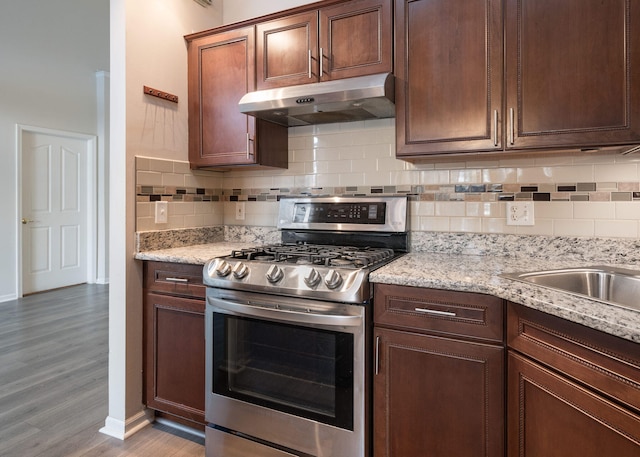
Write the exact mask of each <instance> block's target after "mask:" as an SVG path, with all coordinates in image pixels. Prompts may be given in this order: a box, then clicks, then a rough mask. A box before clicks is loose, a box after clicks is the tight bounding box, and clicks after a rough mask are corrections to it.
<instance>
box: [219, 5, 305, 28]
mask: <svg viewBox="0 0 640 457" xmlns="http://www.w3.org/2000/svg"><path fill="white" fill-rule="evenodd" d="M315 1H316V0H271V1H256V0H223V4H224V8H223V17H222V19H223V21H224V23H225V24H230V23H232V22H238V21H243V20H245V19H251V18H254V17H258V16H264V15H265V14H270V13H275V12H277V11H282V10H286V9H289V8H294V7H296V6H300V5H306V4H308V3H314V2H315Z"/></svg>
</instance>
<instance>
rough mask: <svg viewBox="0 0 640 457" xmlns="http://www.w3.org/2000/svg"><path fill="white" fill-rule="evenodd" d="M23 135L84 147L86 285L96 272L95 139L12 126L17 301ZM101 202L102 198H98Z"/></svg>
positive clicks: (19, 261) (20, 233)
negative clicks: (71, 141)
mask: <svg viewBox="0 0 640 457" xmlns="http://www.w3.org/2000/svg"><path fill="white" fill-rule="evenodd" d="M27 133H41V134H44V135H52V136H61V137H66V138H73V139H76V140H81V141H84V142H85V143H86V151H85V152H86V154H87V166H86V170H85V172H86V173H87V180H86V188H85V189H82V191H83V192H85V194H86V196H87V199H86V207H85V208H84V209H85V210H86V215H87V218H86V221H85V222H86V224H87V239H86V243H87V244H86V248H87V277H86V280H87V282H88V283H91V284H93V283H95V282H96V274H97V273H96V271H97V249H98V241H97V227H98V212H97V197H98V195H97V194H98V192H97V183H98V179H97V177H98V169H97V155H98V137H97V136H96V135H88V134H84V133H77V132H69V131H66V130H57V129H49V128H43V127H35V126H31V125H24V124H16V159H17V160H16V217H15V221H16V234H17V248H16V272H17V274H16V281H17V284H16V290H17V291H18V297H22V296H23V287H22V279H23V278H22V264H23V259H22V251H23V248H22V241H23V240H22V223H21V221H20V219H21V218H22V152H23V151H22V143H23V136H24V135H25V134H27ZM101 198H104V196H102V197H101Z"/></svg>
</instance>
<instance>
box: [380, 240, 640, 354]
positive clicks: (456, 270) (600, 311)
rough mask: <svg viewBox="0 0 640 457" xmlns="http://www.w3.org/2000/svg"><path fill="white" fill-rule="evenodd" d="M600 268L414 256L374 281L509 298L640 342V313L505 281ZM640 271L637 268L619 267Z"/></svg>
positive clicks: (491, 258) (488, 258)
mask: <svg viewBox="0 0 640 457" xmlns="http://www.w3.org/2000/svg"><path fill="white" fill-rule="evenodd" d="M589 265H598V263H593V262H592V263H587V264H585V263H584V262H577V261H575V260H573V261H563V260H546V259H542V260H536V259H535V258H512V257H496V256H478V255H463V254H443V253H433V252H416V253H410V254H406V255H404V256H402V257H400V258H399V259H397V260H394V261H393V262H391V263H389V264H387V265H385V266H384V267H381V268H379V269H377V270H375V271H373V272H372V273H371V275H370V280H371V281H372V282H376V283H386V284H396V285H403V286H413V287H426V288H434V289H445V290H455V291H463V292H476V293H482V294H488V295H494V296H496V297H500V298H503V299H505V300H510V301H512V302H515V303H520V304H522V305H525V306H527V307H530V308H534V309H537V310H540V311H543V312H545V313H548V314H551V315H554V316H558V317H561V318H564V319H567V320H569V321H573V322H577V323H579V324H583V325H585V326H587V327H591V328H594V329H597V330H601V331H603V332H605V333H609V334H612V335H615V336H619V337H621V338H625V339H628V340H631V341H634V342H638V343H640V311H632V310H627V309H624V308H620V307H618V306H614V305H609V304H606V303H601V302H599V301H595V300H590V299H588V298H581V297H577V296H575V295H570V294H567V293H563V292H559V291H554V290H552V289H549V288H545V287H540V286H535V285H531V284H526V283H523V282H521V281H514V280H511V279H507V278H502V277H500V276H499V275H500V274H502V273H513V272H526V271H538V270H547V269H556V268H569V267H585V266H589ZM615 266H618V267H622V268H631V269H636V270H638V269H640V268H639V267H638V265H615Z"/></svg>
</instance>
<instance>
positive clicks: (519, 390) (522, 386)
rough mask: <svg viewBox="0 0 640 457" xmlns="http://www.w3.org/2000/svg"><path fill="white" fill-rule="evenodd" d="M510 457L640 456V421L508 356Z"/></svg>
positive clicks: (630, 414) (553, 376)
mask: <svg viewBox="0 0 640 457" xmlns="http://www.w3.org/2000/svg"><path fill="white" fill-rule="evenodd" d="M508 369H509V373H508V379H509V387H508V389H509V392H508V408H507V416H508V429H509V438H508V456H509V457H537V456H544V457H602V456H604V455H607V456H616V457H632V456H638V455H640V417H639V416H637V415H634V414H632V413H630V412H628V411H626V410H624V409H622V408H620V407H619V406H617V405H616V404H614V403H611V402H609V401H606V400H604V399H603V398H601V397H598V396H596V395H594V394H593V393H591V392H590V391H588V390H587V389H584V388H583V387H581V386H579V385H577V384H574V383H572V382H570V381H568V380H566V379H565V378H563V377H562V376H559V375H558V374H556V373H555V372H552V371H549V370H547V369H545V368H543V367H541V366H539V365H537V364H535V363H533V362H530V361H528V360H526V359H524V358H523V357H521V356H519V355H517V354H515V353H512V352H511V351H510V352H509V368H508Z"/></svg>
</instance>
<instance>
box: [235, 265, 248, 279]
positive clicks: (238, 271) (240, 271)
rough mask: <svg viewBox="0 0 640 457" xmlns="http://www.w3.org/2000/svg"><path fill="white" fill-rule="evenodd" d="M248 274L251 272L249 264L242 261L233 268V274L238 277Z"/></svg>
mask: <svg viewBox="0 0 640 457" xmlns="http://www.w3.org/2000/svg"><path fill="white" fill-rule="evenodd" d="M248 274H249V268H247V266H246V265H245V264H244V263H242V262H238V263H237V264H236V266H235V267H234V268H233V276H235V277H236V279H242V278H244V277H245V276H247V275H248Z"/></svg>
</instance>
